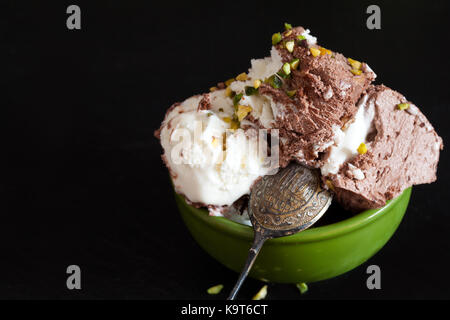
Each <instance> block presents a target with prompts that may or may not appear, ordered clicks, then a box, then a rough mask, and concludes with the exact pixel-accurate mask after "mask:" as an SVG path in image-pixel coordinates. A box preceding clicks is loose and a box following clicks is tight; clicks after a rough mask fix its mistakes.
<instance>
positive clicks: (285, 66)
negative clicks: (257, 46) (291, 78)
mask: <svg viewBox="0 0 450 320" xmlns="http://www.w3.org/2000/svg"><path fill="white" fill-rule="evenodd" d="M282 69H283V72H284V74H285V75H289V74H290V73H291V65H290V64H289V63H287V62H286V63H285V64H283V68H282Z"/></svg>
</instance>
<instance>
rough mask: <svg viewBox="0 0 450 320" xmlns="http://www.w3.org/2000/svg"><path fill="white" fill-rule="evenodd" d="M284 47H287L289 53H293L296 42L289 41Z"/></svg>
mask: <svg viewBox="0 0 450 320" xmlns="http://www.w3.org/2000/svg"><path fill="white" fill-rule="evenodd" d="M284 46H285V47H286V49H287V51H289V52H293V51H294V46H295V42H294V41H292V40H291V41H287V42H286V43H285V44H284Z"/></svg>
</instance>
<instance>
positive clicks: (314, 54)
mask: <svg viewBox="0 0 450 320" xmlns="http://www.w3.org/2000/svg"><path fill="white" fill-rule="evenodd" d="M309 51H310V52H311V54H312V55H313V57H317V56H319V55H320V50H319V49H317V48H309Z"/></svg>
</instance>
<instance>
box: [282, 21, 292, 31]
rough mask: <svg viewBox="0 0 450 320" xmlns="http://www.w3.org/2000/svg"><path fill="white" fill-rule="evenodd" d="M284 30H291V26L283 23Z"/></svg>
mask: <svg viewBox="0 0 450 320" xmlns="http://www.w3.org/2000/svg"><path fill="white" fill-rule="evenodd" d="M284 29H285V30H291V29H292V25H291V24H290V23H287V22H285V23H284Z"/></svg>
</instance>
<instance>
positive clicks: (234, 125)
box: [230, 119, 240, 130]
mask: <svg viewBox="0 0 450 320" xmlns="http://www.w3.org/2000/svg"><path fill="white" fill-rule="evenodd" d="M239 125H240V124H239V121H237V120H235V119H233V120H232V121H231V125H230V129H231V130H236V129H239Z"/></svg>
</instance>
